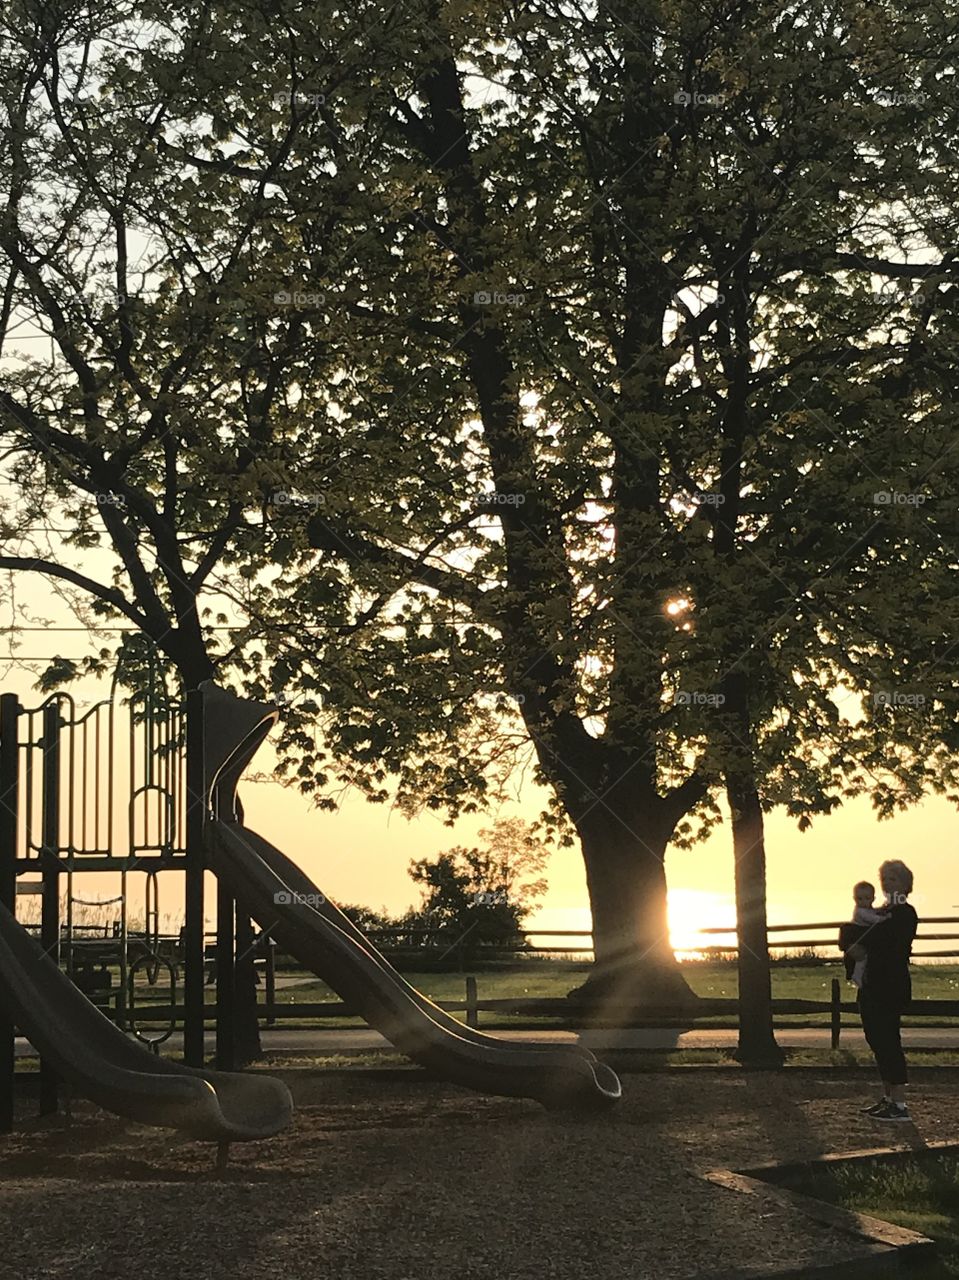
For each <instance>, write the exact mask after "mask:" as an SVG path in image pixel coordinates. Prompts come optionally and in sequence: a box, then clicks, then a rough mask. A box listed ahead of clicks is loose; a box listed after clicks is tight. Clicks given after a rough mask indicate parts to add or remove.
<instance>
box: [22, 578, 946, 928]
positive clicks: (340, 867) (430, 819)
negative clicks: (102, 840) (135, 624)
mask: <svg viewBox="0 0 959 1280" xmlns="http://www.w3.org/2000/svg"><path fill="white" fill-rule="evenodd" d="M27 587H28V584H27V583H26V582H25V580H23V579H21V583H20V602H21V603H24V602H25V597H26V595H27ZM29 600H30V605H29V612H31V613H32V614H33V616H34V617H42V618H46V619H48V620H49V621H50V622H51V623H52V624H55V625H57V626H59V627H67V626H72V627H74V628H75V627H76V626H77V623H76V619H75V618H73V617H71V616H70V614H69V612H68V611H67V609H66V606H65V605H64V604H63V603H62V602H61V601H59V600H58V599H57V598H56V596H55V595H54V594H53V593H52V592H51V591H50V590H49V588H47V587H44V586H43V585H42V580H41V579H39V578H36V579H33V580H32V581H31V582H30V583H29ZM3 621H4V622H8V621H9V617H8V618H6V619H4V620H3ZM20 640H21V647H20V650H19V652H20V653H21V654H22V655H23V657H24V658H36V657H44V656H47V655H49V656H52V655H54V654H56V653H59V654H62V655H64V656H71V657H77V656H80V655H82V654H83V653H85V652H89V649H88V647H87V637H86V636H85V635H84V634H83V633H82V632H81V631H63V632H58V631H54V630H52V629H44V630H40V631H30V632H26V633H24V634H22V635H21V637H20ZM38 665H39V664H36V663H32V662H31V663H29V666H30V667H38ZM34 678H35V677H34V675H33V674H32V673H31V672H30V671H29V670H27V669H25V668H24V666H22V665H19V664H14V663H12V662H10V661H8V660H5V661H4V662H3V664H2V672H0V691H4V692H6V691H15V692H17V693H18V694H19V695H20V697H21V700H22V701H23V702H24V703H25V704H26V705H29V706H35V705H37V704H38V703H39V702H40V701H41V697H40V695H39V694H38V693H37V692H35V691H34V690H33V689H32V684H33V681H34ZM105 692H106V689H105V687H104V686H96V685H94V684H92V683H84V684H83V685H82V686H78V687H77V689H76V690H75V694H76V696H78V697H82V698H88V699H93V698H95V697H97V696H103V695H104V694H105ZM270 758H271V751H270V748H269V747H268V746H267V747H264V748H263V749H262V750H261V754H260V756H259V757H258V759H257V761H256V766H257V768H258V770H261V771H262V770H267V769H268V768H269V765H270ZM242 794H243V799H244V805H245V808H246V817H247V822H248V824H249V825H250V826H251V827H252V828H253V829H255V830H257V831H259V832H260V833H261V834H263V835H265V836H266V837H267V838H268V839H270V840H271V841H272V842H273V843H274V844H276V845H278V846H279V847H280V848H282V849H283V850H284V851H285V852H287V853H288V854H289V855H290V856H292V857H293V858H294V859H295V860H296V861H297V862H299V863H300V864H301V865H302V866H303V867H304V869H305V870H307V871H308V872H309V874H310V875H311V876H312V877H313V878H314V879H315V880H316V881H317V882H318V883H319V885H320V886H321V888H322V889H323V890H324V892H326V893H327V894H328V895H329V896H330V897H331V898H333V899H334V900H336V901H341V902H355V903H364V904H367V905H370V906H373V907H379V906H386V907H387V908H388V909H389V910H390V911H399V910H401V909H402V908H404V907H405V906H407V905H409V904H410V903H412V902H415V901H417V900H418V891H417V889H416V887H415V886H414V884H413V882H412V881H411V880H410V878H409V876H408V874H407V868H408V865H409V862H410V860H411V859H413V858H417V857H422V856H424V855H426V856H432V855H435V854H436V853H439V852H440V851H442V850H443V849H447V848H449V847H451V846H452V845H455V844H470V843H473V842H475V841H476V840H477V838H478V832H479V830H480V829H481V828H482V827H484V826H486V825H488V824H489V822H490V821H491V820H492V817H493V816H494V815H490V816H488V817H471V818H468V819H462V820H460V821H458V822H457V823H456V825H455V826H454V827H452V828H450V827H446V826H444V824H443V822H442V820H441V819H440V818H438V817H437V816H436V815H433V814H424V815H423V816H421V817H419V818H418V819H415V820H413V821H409V820H407V819H406V818H404V817H403V816H402V815H400V814H399V813H394V812H391V811H390V809H389V807H388V806H381V805H371V804H368V803H366V801H364V800H363V799H362V798H361V797H359V796H352V797H349V798H347V800H346V801H345V803H344V804H343V806H342V807H341V809H340V810H339V811H338V812H336V813H327V812H321V811H318V810H316V809H315V808H313V807H312V806H311V803H310V801H309V799H307V798H305V797H302V796H299V795H297V794H296V793H295V792H293V791H291V790H289V789H287V788H284V787H282V786H280V785H279V784H271V783H251V782H248V783H247V784H246V785H245V786H244V787H243V788H242ZM540 807H541V795H540V794H538V793H537V792H536V790H535V788H533V787H527V788H526V789H525V791H523V792H522V793H521V796H520V800H519V801H517V802H516V803H515V804H512V805H511V806H510V807H509V808H507V809H504V810H503V811H502V814H501V815H500V816H504V817H507V816H520V817H525V818H529V819H533V818H534V817H535V815H536V813H537V812H538V811H539V808H540ZM956 828H957V823H956V815H955V812H954V810H953V809H952V807H951V806H950V805H949V804H948V803H947V802H946V801H944V800H942V799H939V798H931V799H928V800H926V801H925V803H924V804H922V805H921V806H918V807H917V808H915V809H913V810H911V811H909V812H907V813H905V814H902V815H900V816H898V817H896V818H895V819H893V820H892V821H887V822H878V821H876V819H875V818H874V816H873V814H872V811H871V809H870V806H869V803H868V801H866V800H860V801H857V802H853V803H850V804H848V805H846V806H845V807H844V808H843V809H841V810H840V811H839V812H838V813H837V814H835V815H833V816H832V817H830V818H824V819H819V820H817V821H816V823H815V825H814V826H813V828H812V830H811V831H808V832H806V833H805V834H800V833H799V832H798V831H797V830H796V827H795V824H794V823H793V822H791V821H790V820H789V819H788V818H787V817H786V816H785V815H784V814H782V813H773V814H771V815H770V816H769V818H768V820H767V850H768V862H769V920H770V923H772V924H776V923H780V924H787V923H794V922H800V921H802V922H806V921H817V920H839V919H844V918H846V917H847V916H848V914H849V912H850V911H851V907H852V904H851V888H852V885H853V884H854V883H855V881H856V880H859V879H862V878H868V879H871V880H873V882H876V881H877V876H876V868H877V866H878V864H879V863H880V862H881V861H882V860H883V859H884V858H889V857H902V858H904V859H905V860H906V861H907V862H908V863H909V864H910V865H911V866H912V867H913V869H914V871H915V875H916V892H915V895H914V898H913V901H914V902H915V905H916V907H917V910H918V911H919V913H920V916H923V915H926V916H938V915H950V914H953V913H954V909H955V908H957V904H959V889H957V886H956V876H955V870H954V868H955V842H956ZM667 873H668V878H669V884H670V922H671V929H672V940H673V944H674V945H675V946H678V947H681V948H688V947H690V946H692V945H693V944H694V942H695V931H696V929H698V928H700V927H702V926H706V925H716V926H719V925H724V924H731V923H732V922H733V920H734V911H733V897H732V851H731V844H730V835H729V828H728V826H724V827H722V828H720V829H718V830H717V831H716V832H715V833H714V834H713V835H712V836H711V838H710V839H709V840H708V841H707V842H705V843H704V844H702V845H700V846H698V847H696V848H695V849H693V850H688V851H687V850H681V849H678V850H674V851H672V852H670V854H669V856H668V859H667ZM548 877H549V892H548V895H547V897H546V898H545V899H544V900H543V903H542V905H541V906H540V908H539V909H538V910H537V912H536V913H535V915H534V916H533V917H532V919H531V921H530V923H531V924H532V925H535V926H537V927H546V928H549V927H552V928H555V929H581V928H588V927H589V914H588V910H587V897H586V886H585V880H584V874H583V864H582V859H581V856H580V854H579V851H578V849H575V848H574V849H558V850H556V851H555V852H554V853H553V855H552V857H551V859H550V863H549V868H548ZM84 881H85V882H84V883H83V884H82V886H81V887H79V888H78V892H82V893H84V894H87V895H89V896H91V897H96V898H104V897H108V896H110V895H111V893H112V892H114V891H115V890H114V888H113V884H114V877H112V876H108V875H102V876H100V875H98V876H91V877H89V878H86V877H85V878H84ZM78 884H79V882H78ZM141 886H142V880H141V878H140V877H133V878H132V879H131V908H130V909H131V913H132V914H134V915H136V914H137V912H138V911H139V910H140V909H141V907H142V902H141V898H142V887H141ZM211 888H212V886H211ZM208 900H209V902H210V910H211V912H212V910H213V896H212V892H211V893H210V896H209V899H208ZM181 909H182V881H181V878H180V877H179V876H176V875H170V876H165V877H164V878H163V884H162V903H161V910H162V912H163V913H164V914H169V915H170V916H171V917H174V916H176V915H178V913H179V912H180V910H181ZM957 913H959V912H957ZM712 941H721V939H712ZM939 945H940V946H942V945H943V944H939Z"/></svg>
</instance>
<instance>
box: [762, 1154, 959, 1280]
mask: <svg viewBox="0 0 959 1280" xmlns="http://www.w3.org/2000/svg"><path fill="white" fill-rule="evenodd" d="M777 1181H779V1179H777ZM787 1185H788V1186H790V1187H792V1189H793V1190H795V1191H802V1192H803V1193H804V1194H806V1195H811V1196H815V1197H816V1198H817V1199H819V1200H827V1201H829V1202H830V1203H831V1204H836V1205H840V1206H841V1207H842V1208H844V1209H852V1210H855V1211H856V1212H857V1213H865V1214H868V1215H869V1216H870V1217H873V1218H883V1219H885V1221H887V1222H894V1223H896V1224H897V1226H901V1227H907V1228H909V1229H910V1230H911V1231H918V1232H920V1233H921V1234H922V1235H924V1236H929V1237H930V1238H931V1239H933V1240H935V1241H936V1243H937V1245H938V1257H937V1258H935V1259H933V1260H930V1261H929V1262H928V1263H924V1264H922V1265H920V1266H917V1267H916V1269H914V1270H913V1269H912V1268H910V1274H911V1275H915V1276H917V1277H922V1278H923V1280H938V1278H939V1277H956V1276H959V1158H957V1157H956V1156H955V1155H953V1154H945V1153H943V1154H936V1153H934V1152H929V1153H928V1154H925V1155H920V1156H916V1157H915V1158H913V1159H909V1160H902V1161H899V1160H897V1161H895V1162H894V1163H888V1162H879V1161H866V1160H863V1161H856V1162H855V1163H849V1164H838V1165H831V1166H830V1165H821V1166H815V1167H814V1168H813V1169H811V1170H809V1171H808V1172H806V1171H804V1173H803V1174H802V1175H800V1176H797V1177H796V1178H795V1179H790V1180H789V1181H788V1183H787Z"/></svg>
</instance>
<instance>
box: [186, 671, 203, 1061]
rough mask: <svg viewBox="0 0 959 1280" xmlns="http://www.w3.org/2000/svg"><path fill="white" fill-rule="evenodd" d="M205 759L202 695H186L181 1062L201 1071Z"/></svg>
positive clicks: (199, 693) (192, 692)
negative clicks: (184, 882) (184, 885)
mask: <svg viewBox="0 0 959 1280" xmlns="http://www.w3.org/2000/svg"><path fill="white" fill-rule="evenodd" d="M205 772H206V770H205V764H204V758H203V694H202V693H201V691H200V690H199V689H190V690H188V692H187V695H186V889H185V916H186V919H185V922H184V930H183V1058H184V1061H185V1062H186V1063H187V1065H188V1066H191V1067H202V1066H203V1058H204V1053H203V1049H204V1045H203V1014H204V1000H203V977H204V974H203V960H204V956H203V868H204V862H205V855H204V843H205V833H206V818H207V798H206V795H205V790H206V782H205Z"/></svg>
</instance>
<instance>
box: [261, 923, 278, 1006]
mask: <svg viewBox="0 0 959 1280" xmlns="http://www.w3.org/2000/svg"><path fill="white" fill-rule="evenodd" d="M260 937H261V938H262V939H263V943H264V946H265V948H266V1025H267V1026H268V1027H275V1026H276V943H275V942H274V941H273V939H272V937H271V936H270V935H269V934H268V933H261V934H260Z"/></svg>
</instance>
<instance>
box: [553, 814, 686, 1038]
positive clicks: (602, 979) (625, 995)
mask: <svg viewBox="0 0 959 1280" xmlns="http://www.w3.org/2000/svg"><path fill="white" fill-rule="evenodd" d="M577 826H578V828H579V833H580V838H581V841H582V848H583V858H584V861H585V863H586V883H587V886H588V888H589V902H590V909H591V911H592V917H593V950H594V954H595V957H596V959H595V964H594V967H593V972H592V973H591V974H590V976H589V978H588V979H587V980H586V982H585V983H584V984H583V986H581V987H577V988H576V989H575V990H574V991H571V992H570V993H569V994H570V996H571V997H576V998H577V999H590V1000H592V1001H595V1002H596V1003H597V1004H598V1005H602V1004H608V1005H609V1007H610V1010H611V1013H610V1015H609V1016H610V1019H611V1020H617V1015H618V1014H619V1013H623V1014H624V1015H626V1016H628V1014H629V1012H630V1011H636V1012H640V1011H641V1012H644V1013H645V1012H651V1011H654V1010H663V1011H664V1012H667V1011H669V1012H676V1011H677V1009H680V1010H685V1009H688V1008H690V1007H691V1006H692V1005H693V1004H694V1003H695V999H696V997H695V996H694V995H693V993H692V991H691V990H690V988H689V986H688V985H687V983H686V980H685V978H684V977H683V975H682V972H681V971H680V968H679V965H678V963H677V962H676V957H675V956H674V955H673V951H672V948H671V946H670V944H669V928H668V923H667V916H666V870H665V866H664V858H665V853H666V843H667V839H666V837H665V836H664V834H663V832H662V830H661V824H659V823H655V824H654V823H652V822H648V821H647V822H642V821H638V820H637V817H636V815H635V813H631V814H630V815H629V816H628V817H626V816H625V815H624V816H623V817H622V818H620V817H618V816H617V815H616V814H613V813H610V812H609V811H608V809H607V808H606V807H605V806H596V807H595V808H594V809H593V810H592V811H591V812H590V813H589V814H587V815H586V816H585V817H583V818H581V819H580V821H579V822H578V823H577ZM614 1006H615V1009H616V1012H615V1013H613V1012H612V1010H613V1007H614Z"/></svg>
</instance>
